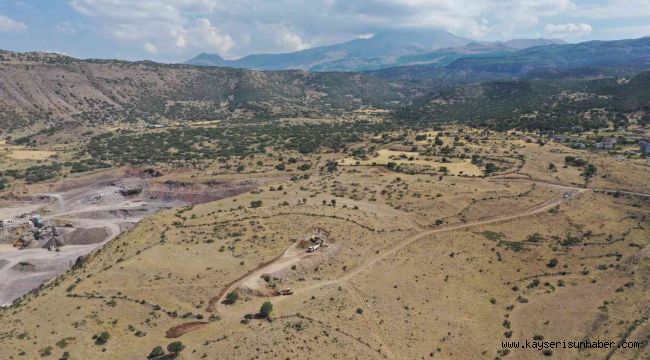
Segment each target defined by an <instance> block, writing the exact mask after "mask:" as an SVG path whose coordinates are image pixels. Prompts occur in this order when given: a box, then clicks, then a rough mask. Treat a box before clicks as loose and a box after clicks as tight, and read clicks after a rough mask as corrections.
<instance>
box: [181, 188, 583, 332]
mask: <svg viewBox="0 0 650 360" xmlns="http://www.w3.org/2000/svg"><path fill="white" fill-rule="evenodd" d="M564 188H566V190H569V192H568V196H567V197H564V196H560V197H559V198H558V197H557V196H554V197H553V198H551V199H549V200H548V201H546V202H544V203H542V204H540V205H537V206H535V207H533V208H531V209H529V210H527V211H524V212H521V213H518V214H513V215H507V216H500V217H496V218H493V219H487V220H481V221H475V222H471V223H464V224H461V225H455V226H450V227H445V228H439V229H430V230H426V231H423V232H420V233H418V234H415V235H413V236H411V237H409V238H406V239H405V240H403V241H400V242H397V243H396V244H394V245H393V246H391V247H389V248H387V249H384V250H383V251H380V252H378V253H376V254H375V255H374V256H372V257H371V258H369V259H368V260H367V261H365V262H364V263H362V264H361V265H359V266H357V267H356V268H355V269H353V270H352V271H350V272H348V273H347V274H345V275H343V276H341V277H339V278H337V279H332V280H324V281H320V282H316V283H313V284H311V285H308V286H305V287H301V288H299V289H296V290H294V296H295V295H299V294H303V293H306V292H310V291H313V290H315V289H318V288H321V287H325V286H330V285H342V284H344V283H346V282H347V281H349V280H351V279H352V278H354V277H356V276H357V275H359V274H360V273H362V272H364V271H366V270H368V269H370V268H372V267H373V266H374V265H375V264H377V263H378V262H380V261H381V260H384V259H386V258H388V257H389V256H392V255H394V254H395V253H396V252H398V251H399V250H401V249H403V248H405V247H407V246H409V245H411V244H412V243H414V242H416V241H418V240H421V239H422V238H425V237H427V236H430V235H434V234H437V233H442V232H449V231H454V230H461V229H466V228H470V227H475V226H482V225H488V224H494V223H498V222H502V221H509V220H514V219H518V218H521V217H525V216H530V215H534V214H538V213H542V212H545V211H548V210H549V209H551V208H553V207H555V206H558V205H560V204H561V203H562V202H564V201H567V200H569V199H570V198H573V197H574V196H575V195H577V194H579V193H582V192H585V191H587V189H581V188H571V187H564ZM288 250H289V249H287V251H288ZM285 253H286V252H285ZM283 258H284V256H281V257H280V258H278V260H279V263H280V264H283V265H286V264H287V263H289V264H293V263H295V262H298V261H300V259H302V257H299V256H298V257H296V256H294V257H293V258H292V260H293V261H289V262H287V261H286V260H282V259H283ZM294 261H295V262H294ZM274 263H275V261H272V262H271V263H270V264H266V265H265V266H262V267H259V268H257V269H256V270H254V271H253V272H251V273H249V274H248V275H246V276H244V277H242V278H240V280H239V281H235V282H234V283H231V284H230V285H229V286H228V287H227V288H225V289H224V290H222V292H220V295H221V296H220V297H219V298H218V299H219V300H218V303H217V304H215V305H217V307H216V310H217V312H218V313H219V315H220V316H221V317H222V319H233V318H238V317H241V316H243V315H244V314H247V313H251V312H255V311H256V310H257V309H258V307H259V304H258V303H257V302H252V304H250V305H248V306H245V307H239V308H238V311H237V312H235V311H233V309H229V308H228V307H227V306H225V305H223V304H221V301H222V300H223V299H224V298H225V296H226V295H227V293H228V292H230V291H233V290H234V289H236V288H237V287H238V286H239V285H240V284H241V283H242V281H244V280H246V279H249V278H251V277H256V276H257V277H259V276H261V275H262V274H263V273H265V272H268V271H267V269H270V268H274ZM280 268H283V266H280ZM286 298H287V297H282V296H281V297H276V298H275V300H274V302H275V303H277V302H281V301H282V300H283V299H286ZM213 300H214V299H213ZM212 310H215V308H208V311H212ZM193 330H196V328H191V327H190V328H187V331H185V332H183V333H182V334H178V336H182V335H183V334H185V333H188V332H191V331H193Z"/></svg>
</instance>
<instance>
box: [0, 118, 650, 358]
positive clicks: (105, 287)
mask: <svg viewBox="0 0 650 360" xmlns="http://www.w3.org/2000/svg"><path fill="white" fill-rule="evenodd" d="M201 126H208V127H210V126H220V125H218V124H203V125H201ZM637 130H638V131H637V132H639V131H640V132H644V131H647V130H645V129H643V128H638V129H637ZM642 136H643V135H642ZM378 139H383V140H382V143H381V144H377V140H378ZM72 146H73V147H74V145H72ZM53 147H54V145H44V146H41V147H39V148H37V149H33V150H30V151H55V150H54V148H53ZM450 148H451V149H452V150H449V149H450ZM48 149H49V150H48ZM6 151H7V152H9V151H11V150H6ZM23 151H24V150H23ZM15 154H16V153H15V152H11V153H10V154H9V155H7V156H5V157H4V158H3V161H4V162H5V164H9V165H6V166H8V167H9V166H10V167H16V166H29V165H30V164H32V163H34V162H37V161H43V160H42V159H41V160H39V159H37V158H36V157H35V156H33V155H30V156H27V155H24V154H22V153H18V154H19V155H20V154H22V155H20V156H18V155H15ZM43 156H44V155H43ZM58 156H62V157H65V156H69V150H67V149H66V148H63V149H62V150H60V154H59V155H58ZM21 164H22V165H21ZM490 164H491V165H490ZM550 164H553V166H550ZM589 164H592V165H593V166H594V167H595V170H589V169H590V167H589ZM185 165H186V166H183V167H178V166H157V167H155V166H152V167H148V168H144V167H141V168H129V167H121V168H115V169H110V170H101V169H100V170H96V171H91V172H87V173H82V174H73V173H70V174H68V175H58V176H57V177H54V178H52V179H51V180H48V181H46V182H38V183H32V184H29V183H20V182H16V183H15V184H14V185H13V186H12V187H10V188H9V189H8V190H5V191H4V193H3V197H2V201H3V208H2V210H1V213H2V218H4V219H6V220H12V221H11V222H8V223H7V224H6V225H5V226H4V227H3V230H2V231H3V240H2V241H3V244H2V245H0V246H1V247H0V259H2V260H0V261H2V262H0V277H1V279H2V282H1V283H0V294H1V296H2V297H1V298H0V299H2V302H3V303H10V302H11V301H13V300H14V299H15V298H17V297H19V296H20V295H22V294H25V295H24V296H23V297H22V298H19V299H17V300H16V301H15V302H14V303H13V305H12V306H10V307H5V308H3V309H2V310H0V320H1V321H2V324H4V326H3V328H2V330H0V344H1V346H2V348H3V357H4V358H7V359H22V358H40V357H44V358H48V357H51V358H54V359H58V358H61V357H63V358H66V359H67V358H70V359H90V358H92V359H137V358H139V359H141V358H146V357H147V356H148V355H150V354H152V353H153V354H154V355H152V356H151V358H165V357H164V356H169V357H172V358H173V357H178V358H181V359H199V358H207V359H217V358H218V359H223V358H226V359H242V358H251V359H254V358H263V359H266V358H277V359H287V358H289V359H299V358H338V359H348V358H356V359H416V358H417V359H425V358H445V359H478V358H504V359H506V358H507V359H531V358H545V357H548V356H552V358H557V359H575V358H595V359H605V358H606V359H646V358H648V357H647V347H640V348H633V349H627V348H626V349H622V348H620V349H619V348H616V349H582V350H575V349H552V350H550V352H549V350H548V349H546V350H544V351H542V350H540V349H506V348H504V347H503V344H502V342H505V341H521V342H525V341H526V340H529V341H533V340H536V341H541V339H543V340H547V341H567V342H568V341H580V340H584V339H591V340H598V339H600V340H601V341H613V342H616V343H617V344H618V343H620V342H634V341H636V342H639V343H643V344H647V342H648V341H649V340H650V322H649V321H648V317H649V316H650V297H649V296H648V291H649V290H650V281H649V279H650V243H649V242H648V240H649V238H650V237H649V236H648V235H649V234H650V233H649V231H648V226H650V218H649V215H650V213H649V211H648V209H650V182H648V181H647V179H648V175H649V174H650V170H649V169H650V168H649V167H648V165H647V163H646V161H645V159H643V158H634V157H626V158H622V157H618V156H616V155H615V154H610V153H608V152H604V151H593V150H584V149H572V148H570V147H568V146H566V145H564V144H561V143H557V142H553V141H551V140H550V139H549V138H548V137H543V136H539V135H538V134H534V133H526V132H517V131H511V132H495V131H485V130H481V129H474V128H469V127H462V126H450V127H446V128H442V129H437V130H427V131H420V132H415V131H413V132H408V133H406V134H402V133H401V132H394V131H387V132H385V133H383V134H379V135H377V134H375V135H371V136H370V135H369V136H364V137H362V138H360V139H359V140H357V141H356V142H352V143H350V144H349V145H348V146H347V147H346V148H345V149H342V150H339V151H320V152H317V153H310V154H305V153H299V152H297V151H295V150H287V149H274V148H273V147H269V148H267V149H266V152H265V153H264V154H252V155H249V156H241V157H231V158H228V159H219V160H218V161H209V160H208V161H202V162H199V163H195V164H185ZM589 171H595V173H589ZM34 215H39V216H40V217H38V219H39V221H40V222H42V223H43V227H42V228H43V229H51V230H48V231H49V232H48V231H44V234H43V235H42V236H43V237H42V238H40V239H37V238H32V237H31V236H32V235H30V236H29V241H27V238H28V236H27V235H24V234H26V233H29V234H32V233H34V231H36V229H37V228H36V225H35V224H34V223H33V221H34V220H33V219H34V218H33V216H34ZM30 219H31V221H30ZM39 229H40V228H39ZM52 231H54V234H52ZM21 235H24V236H23V237H22V238H21ZM34 236H35V235H34ZM21 239H22V240H21ZM17 240H21V241H23V242H24V243H22V242H21V243H20V246H16V245H15V242H16V241H17ZM12 245H14V246H12ZM50 245H53V248H51V249H49V248H50ZM48 249H49V250H48ZM41 282H44V283H43V285H41V286H39V284H40V283H41ZM31 289H35V290H33V291H30V290H31ZM267 301H268V302H270V303H271V304H272V311H270V314H264V312H263V311H261V310H260V307H261V306H262V304H263V303H264V302H267ZM267 315H268V316H267ZM102 334H108V335H102ZM177 341H180V342H181V344H182V345H183V346H184V348H183V349H182V350H181V351H177V352H172V351H171V350H168V349H167V345H168V344H170V343H174V342H177ZM157 346H161V347H162V349H161V351H162V353H156V352H155V351H154V349H155V348H156V347H157ZM165 353H167V355H163V354H165ZM156 354H157V355H156Z"/></svg>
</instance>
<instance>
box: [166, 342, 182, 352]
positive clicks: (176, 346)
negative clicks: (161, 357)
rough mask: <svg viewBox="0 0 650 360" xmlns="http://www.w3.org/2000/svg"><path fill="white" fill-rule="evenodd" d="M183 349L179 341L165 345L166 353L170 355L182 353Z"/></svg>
mask: <svg viewBox="0 0 650 360" xmlns="http://www.w3.org/2000/svg"><path fill="white" fill-rule="evenodd" d="M183 349H185V345H183V343H182V342H180V341H174V342H171V343H169V345H167V351H169V352H170V353H174V354H178V353H179V352H181V351H183Z"/></svg>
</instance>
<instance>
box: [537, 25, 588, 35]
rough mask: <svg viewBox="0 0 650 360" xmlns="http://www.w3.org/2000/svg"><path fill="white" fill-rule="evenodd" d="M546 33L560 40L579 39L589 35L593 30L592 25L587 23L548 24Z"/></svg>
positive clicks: (545, 29) (545, 27)
mask: <svg viewBox="0 0 650 360" xmlns="http://www.w3.org/2000/svg"><path fill="white" fill-rule="evenodd" d="M544 31H546V33H547V34H549V35H551V36H557V37H560V38H579V37H583V36H585V35H589V34H590V33H591V31H592V28H591V25H589V24H585V23H578V24H574V23H568V24H546V25H545V26H544Z"/></svg>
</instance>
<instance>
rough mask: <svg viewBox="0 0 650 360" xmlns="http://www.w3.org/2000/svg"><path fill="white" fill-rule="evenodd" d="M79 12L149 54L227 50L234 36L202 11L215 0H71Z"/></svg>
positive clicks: (207, 10) (211, 8)
mask: <svg viewBox="0 0 650 360" xmlns="http://www.w3.org/2000/svg"><path fill="white" fill-rule="evenodd" d="M70 4H71V6H72V7H73V9H75V10H77V11H78V12H80V13H82V14H84V15H86V16H89V17H93V18H95V19H97V20H99V22H100V24H101V26H102V29H103V31H104V33H105V34H106V35H108V36H110V37H112V38H114V39H117V40H118V41H123V42H130V43H136V44H140V45H141V46H142V48H143V49H144V50H145V51H146V52H147V53H149V54H159V53H161V52H164V53H167V54H190V53H193V52H197V51H215V52H219V53H221V54H224V53H228V51H229V50H230V49H231V48H232V46H233V45H234V41H233V40H232V38H231V37H230V36H229V35H228V34H226V33H224V32H223V30H222V29H220V28H219V27H217V26H214V25H213V24H212V23H211V21H210V20H209V19H207V18H205V17H201V16H203V15H208V14H211V13H212V12H214V10H215V8H216V1H215V0H139V1H130V0H72V1H71V3H70Z"/></svg>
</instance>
